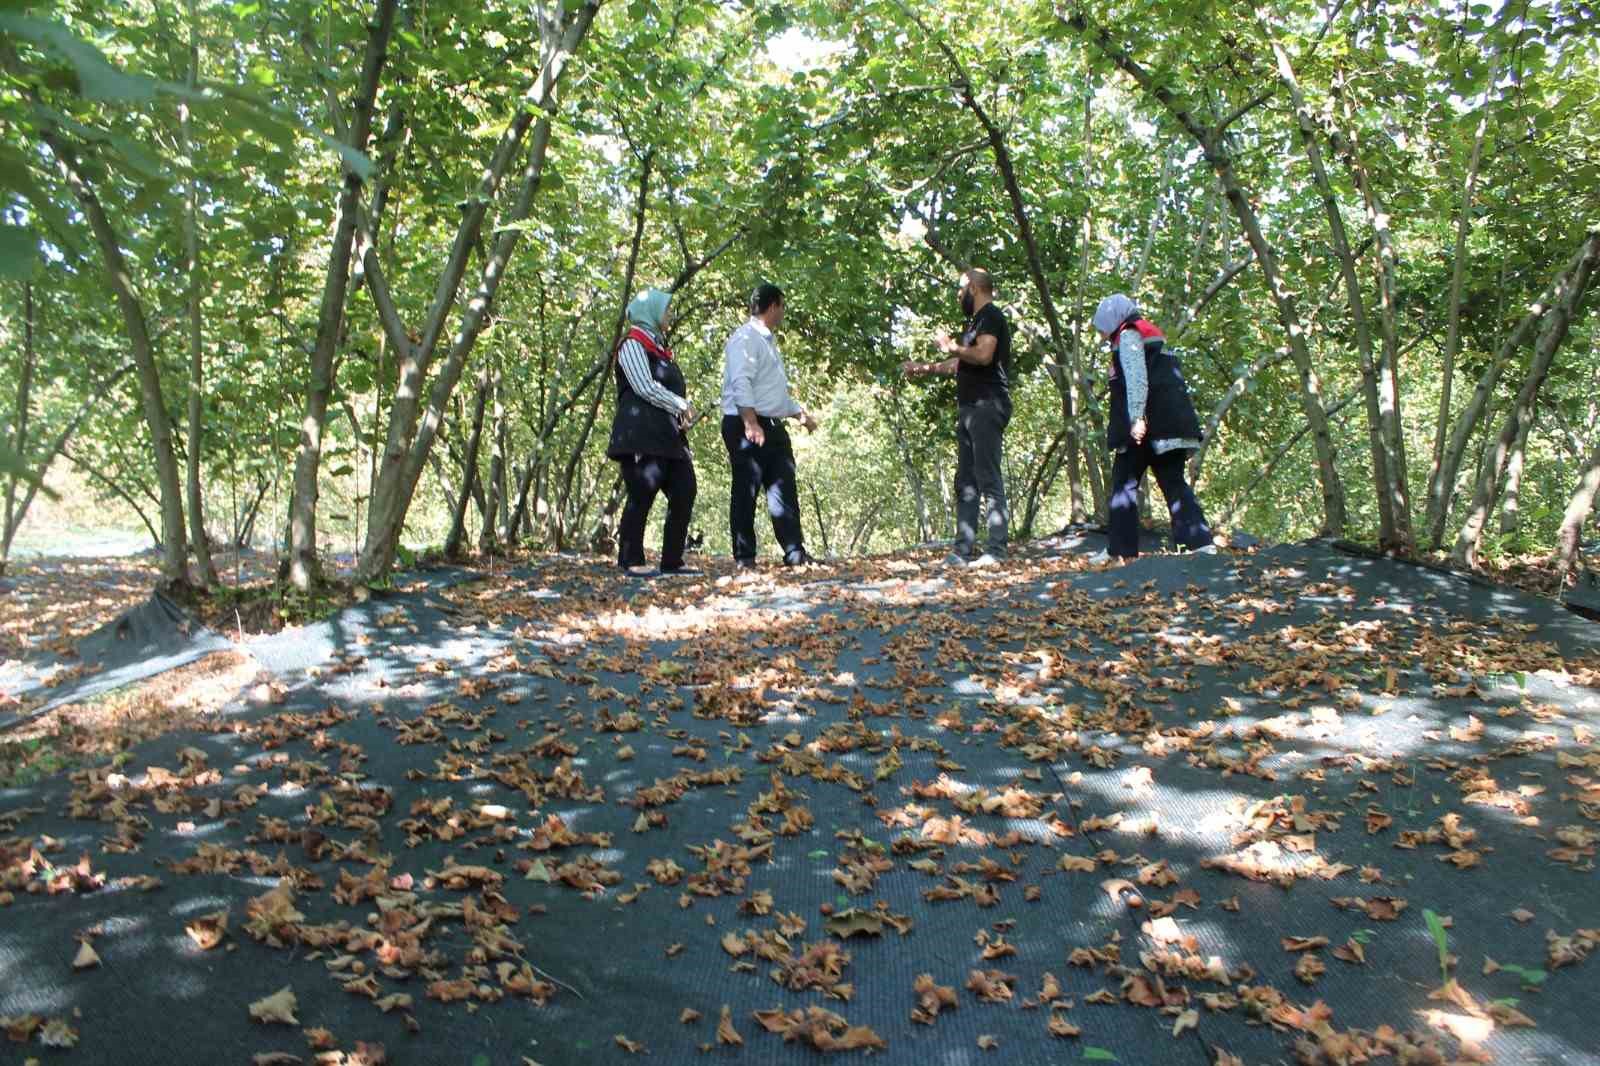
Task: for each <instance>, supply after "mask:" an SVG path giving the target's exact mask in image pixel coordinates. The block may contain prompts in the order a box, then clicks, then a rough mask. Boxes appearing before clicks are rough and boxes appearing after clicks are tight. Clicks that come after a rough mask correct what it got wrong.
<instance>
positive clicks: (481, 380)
mask: <svg viewBox="0 0 1600 1066" xmlns="http://www.w3.org/2000/svg"><path fill="white" fill-rule="evenodd" d="M491 383H492V379H491V378H490V376H489V372H488V371H487V370H484V371H482V372H480V373H479V374H478V392H477V395H476V396H474V397H473V399H472V433H471V435H469V436H468V437H467V454H466V455H465V456H464V457H463V458H462V460H461V496H460V498H458V499H457V500H456V509H455V514H454V515H453V516H452V517H451V519H450V534H449V535H448V536H447V537H445V539H444V555H445V558H446V559H455V558H459V557H460V554H461V541H462V539H463V537H464V536H465V534H466V524H467V503H468V502H469V501H470V500H471V498H472V495H473V493H472V484H473V482H474V481H476V480H477V478H478V447H479V444H480V442H481V441H482V440H483V409H484V407H485V404H486V401H487V400H488V398H489V389H490V387H491ZM486 524H487V523H486Z"/></svg>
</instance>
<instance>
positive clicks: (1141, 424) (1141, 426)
mask: <svg viewBox="0 0 1600 1066" xmlns="http://www.w3.org/2000/svg"><path fill="white" fill-rule="evenodd" d="M1148 428H1149V427H1148V426H1146V425H1145V421H1144V419H1143V418H1135V419H1134V420H1133V425H1132V426H1130V427H1129V428H1128V436H1130V437H1132V438H1133V443H1135V444H1143V443H1144V435H1145V431H1146V430H1147V429H1148Z"/></svg>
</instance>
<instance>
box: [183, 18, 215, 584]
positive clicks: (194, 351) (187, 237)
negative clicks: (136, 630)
mask: <svg viewBox="0 0 1600 1066" xmlns="http://www.w3.org/2000/svg"><path fill="white" fill-rule="evenodd" d="M186 7H187V8H188V15H189V91H190V92H194V91H195V85H196V84H197V83H198V81H199V78H200V28H199V24H198V23H199V20H198V17H197V16H196V14H195V0H187V2H186ZM178 136H179V143H180V145H181V146H182V148H181V150H182V152H183V154H184V156H185V157H186V158H187V159H188V160H189V167H190V173H189V181H188V182H187V186H188V187H187V189H186V190H185V194H184V212H183V246H184V254H185V258H187V260H188V263H187V264H186V270H185V273H186V274H187V275H188V282H189V412H188V413H189V438H188V441H187V442H186V444H185V450H186V454H185V456H184V458H185V459H186V460H187V464H186V465H187V470H186V471H185V473H186V475H187V484H186V486H185V488H186V490H187V494H188V498H187V501H186V502H187V504H188V512H189V540H190V542H191V545H192V546H193V548H194V561H195V567H196V569H197V570H199V572H200V581H201V583H202V584H204V585H205V586H206V587H207V588H215V587H216V586H217V584H218V581H217V568H216V566H214V565H213V564H212V562H211V544H210V541H209V538H207V536H206V517H205V509H204V507H203V506H202V504H201V499H202V497H201V492H200V453H201V452H202V451H203V450H204V447H205V421H204V419H205V407H204V399H205V392H204V390H205V355H204V348H203V346H202V332H201V313H200V311H201V309H200V301H201V298H202V292H201V284H202V278H201V274H200V168H199V166H198V165H196V163H195V161H194V141H193V138H192V137H191V135H190V129H189V105H188V103H187V102H179V104H178Z"/></svg>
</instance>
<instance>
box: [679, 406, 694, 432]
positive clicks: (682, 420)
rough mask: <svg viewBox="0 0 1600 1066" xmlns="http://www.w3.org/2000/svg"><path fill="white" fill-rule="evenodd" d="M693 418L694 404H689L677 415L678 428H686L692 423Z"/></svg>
mask: <svg viewBox="0 0 1600 1066" xmlns="http://www.w3.org/2000/svg"><path fill="white" fill-rule="evenodd" d="M694 419H695V414H694V404H690V405H689V406H688V407H685V408H684V409H683V411H682V412H681V413H680V414H679V415H678V428H679V429H688V428H689V427H690V426H691V425H693V424H694Z"/></svg>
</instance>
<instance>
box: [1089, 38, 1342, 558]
mask: <svg viewBox="0 0 1600 1066" xmlns="http://www.w3.org/2000/svg"><path fill="white" fill-rule="evenodd" d="M1060 17H1061V19H1062V21H1063V23H1064V24H1065V25H1067V26H1069V27H1070V28H1072V29H1073V30H1075V31H1076V32H1078V33H1080V34H1082V35H1085V36H1087V37H1088V38H1089V39H1090V40H1091V42H1092V43H1093V44H1094V45H1095V46H1096V47H1097V48H1098V49H1099V51H1100V52H1101V53H1102V54H1103V55H1105V56H1106V58H1108V59H1110V60H1111V62H1112V63H1114V64H1115V65H1116V66H1117V67H1118V68H1120V69H1121V70H1122V71H1124V72H1125V73H1126V74H1127V75H1128V76H1129V77H1131V78H1132V79H1133V80H1134V81H1135V82H1136V83H1137V84H1138V85H1139V87H1140V88H1141V89H1143V90H1144V92H1145V93H1146V94H1148V95H1149V96H1150V97H1151V98H1152V99H1153V100H1155V101H1156V102H1157V103H1159V104H1161V105H1162V106H1163V107H1165V108H1166V110H1167V111H1168V112H1169V113H1170V114H1171V115H1172V116H1173V118H1175V119H1176V120H1177V121H1178V123H1179V124H1180V125H1182V126H1183V127H1184V129H1185V130H1187V131H1188V133H1189V135H1190V136H1191V137H1192V138H1194V141H1195V143H1196V144H1197V145H1198V146H1199V147H1200V150H1201V152H1202V153H1203V154H1204V155H1205V157H1206V161H1207V162H1208V163H1210V164H1211V167H1212V169H1213V170H1214V171H1215V172H1216V175H1217V179H1218V180H1219V181H1220V182H1221V183H1222V188H1223V191H1224V193H1225V194H1226V195H1227V198H1228V205H1229V206H1230V207H1231V208H1232V209H1233V214H1234V217H1235V218H1236V219H1237V220H1238V222H1239V225H1240V227H1241V228H1242V229H1243V230H1244V234H1245V237H1246V239H1248V240H1249V242H1250V247H1251V248H1252V249H1253V250H1254V252H1255V257H1256V262H1257V263H1259V264H1260V267H1261V273H1262V276H1263V277H1264V278H1265V280H1266V283H1267V291H1268V292H1269V293H1270V294H1271V296H1272V300H1273V303H1274V304H1275V305H1276V307H1277V310H1278V318H1279V320H1280V322H1281V323H1282V325H1283V329H1284V332H1285V333H1287V334H1288V344H1289V350H1290V352H1291V353H1292V354H1293V356H1294V362H1295V367H1296V368H1297V369H1298V370H1299V372H1300V404H1301V407H1302V408H1303V409H1304V410H1305V415H1306V423H1307V428H1308V430H1309V431H1310V432H1311V434H1312V438H1313V441H1314V443H1315V445H1316V450H1317V472H1318V477H1319V479H1320V480H1321V483H1322V513H1323V522H1322V529H1323V532H1324V533H1326V534H1328V535H1330V536H1339V535H1341V534H1342V533H1343V532H1344V526H1345V498H1344V485H1343V483H1342V482H1341V481H1340V479H1339V470H1338V466H1337V464H1336V461H1335V455H1334V448H1333V437H1332V435H1331V434H1330V433H1329V424H1328V415H1327V412H1326V410H1324V408H1323V404H1322V381H1321V379H1320V378H1319V377H1318V375H1317V371H1316V367H1315V366H1314V365H1313V364H1312V361H1311V349H1310V347H1309V345H1308V344H1307V341H1306V333H1305V328H1304V324H1303V323H1302V322H1301V318H1300V311H1299V306H1298V302H1297V300H1296V298H1295V294H1294V292H1293V291H1292V290H1291V289H1290V288H1289V287H1288V285H1286V284H1285V283H1284V280H1283V278H1282V276H1281V275H1280V273H1279V271H1278V258H1277V254H1276V252H1274V250H1273V248H1272V245H1270V244H1269V243H1268V242H1267V239H1266V237H1265V236H1264V235H1263V233H1262V230H1261V221H1260V219H1259V218H1258V217H1257V215H1256V211H1255V207H1254V206H1253V205H1252V204H1251V203H1250V198H1249V196H1247V195H1246V193H1245V191H1244V187H1243V186H1242V185H1241V184H1240V183H1239V177H1238V175H1237V174H1236V173H1235V172H1234V169H1233V161H1232V159H1231V158H1230V157H1229V156H1228V153H1227V152H1226V151H1225V150H1224V148H1223V146H1222V138H1221V134H1222V132H1223V130H1224V129H1225V128H1226V126H1227V125H1228V122H1229V121H1232V119H1233V118H1237V117H1238V116H1239V115H1241V114H1243V113H1244V111H1245V110H1248V107H1249V106H1251V105H1247V106H1246V108H1244V109H1240V110H1239V111H1237V112H1235V114H1234V116H1231V117H1230V119H1229V120H1225V121H1224V122H1222V123H1219V124H1218V125H1217V127H1216V128H1215V129H1208V128H1207V127H1205V126H1203V125H1201V123H1200V121H1199V120H1198V119H1197V118H1196V117H1195V116H1194V114H1193V113H1192V112H1190V110H1189V109H1188V108H1187V107H1185V106H1184V105H1183V103H1182V102H1180V101H1179V100H1178V99H1177V97H1176V96H1174V95H1173V93H1172V91H1171V90H1170V89H1169V88H1167V86H1166V85H1165V84H1163V83H1161V82H1160V81H1158V80H1157V79H1156V78H1155V77H1154V76H1153V75H1151V74H1150V72H1149V71H1147V70H1145V69H1144V67H1142V66H1141V65H1140V64H1139V63H1138V62H1137V61H1136V60H1134V58H1133V57H1132V56H1131V55H1129V54H1128V52H1127V51H1125V50H1124V49H1123V48H1122V47H1120V46H1119V45H1118V44H1116V42H1114V41H1113V40H1112V38H1111V35H1110V34H1109V33H1108V32H1107V31H1105V30H1104V29H1100V28H1098V27H1094V28H1091V27H1090V25H1089V23H1088V21H1087V20H1086V19H1085V18H1084V17H1083V16H1082V15H1081V14H1074V15H1071V16H1060ZM1260 100H1261V98H1257V100H1256V101H1252V104H1254V103H1257V102H1260Z"/></svg>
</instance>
